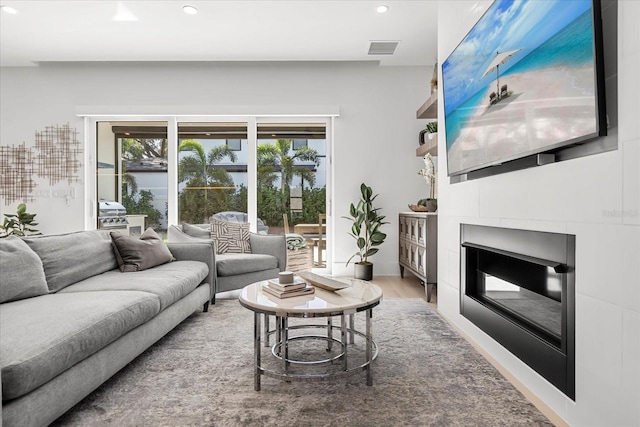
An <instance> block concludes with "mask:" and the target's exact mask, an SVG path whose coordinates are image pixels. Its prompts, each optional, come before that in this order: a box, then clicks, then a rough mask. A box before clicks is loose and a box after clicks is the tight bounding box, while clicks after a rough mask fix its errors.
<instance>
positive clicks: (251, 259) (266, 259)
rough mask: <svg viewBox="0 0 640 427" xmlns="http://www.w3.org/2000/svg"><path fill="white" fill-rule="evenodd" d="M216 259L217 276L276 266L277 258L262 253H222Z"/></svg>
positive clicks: (268, 268) (252, 271) (233, 274)
mask: <svg viewBox="0 0 640 427" xmlns="http://www.w3.org/2000/svg"><path fill="white" fill-rule="evenodd" d="M216 259H217V261H216V270H217V272H218V276H220V277H227V276H236V275H239V274H246V273H254V272H256V271H264V270H270V269H273V268H278V260H277V259H276V258H275V257H273V256H271V255H263V254H242V255H241V254H232V253H228V254H222V255H220V256H218V257H217V258H216Z"/></svg>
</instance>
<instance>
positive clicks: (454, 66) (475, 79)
mask: <svg viewBox="0 0 640 427" xmlns="http://www.w3.org/2000/svg"><path fill="white" fill-rule="evenodd" d="M590 8H591V0H529V1H527V0H520V1H518V0H497V1H496V2H495V3H493V4H492V5H491V7H490V8H489V9H488V10H487V12H486V13H485V14H484V15H483V17H482V18H480V20H479V21H478V23H477V24H476V25H475V27H473V29H472V30H471V31H470V32H469V34H467V36H466V37H465V38H464V40H463V41H462V42H461V43H460V45H458V47H457V48H456V49H455V51H454V52H453V53H452V54H451V55H450V56H449V58H447V60H446V61H445V62H444V63H443V65H442V75H443V85H444V91H445V115H447V114H449V113H450V112H451V111H454V110H455V109H456V108H458V107H459V106H460V105H461V104H463V103H464V102H465V101H466V100H467V99H469V98H470V97H472V96H473V95H475V94H476V93H477V92H478V91H479V90H482V89H484V88H486V87H487V85H489V84H490V83H491V82H493V81H494V80H495V78H496V74H495V73H490V74H489V75H487V76H486V77H484V78H482V75H483V74H484V72H485V71H486V69H487V67H488V66H489V64H490V63H491V61H492V60H493V58H494V57H495V55H496V52H498V51H499V52H504V51H508V50H516V49H520V51H519V52H518V53H516V54H515V55H514V56H513V57H511V59H510V60H509V61H508V62H507V63H505V64H504V65H502V66H500V74H501V75H502V73H504V72H505V71H507V70H508V69H509V68H510V67H512V66H513V65H515V64H516V63H517V62H518V61H519V60H521V59H522V58H524V57H525V56H527V55H528V54H529V53H531V52H532V51H533V50H534V49H536V48H537V47H538V46H540V45H541V44H542V43H544V42H545V41H546V40H548V39H549V38H550V37H551V36H553V35H554V34H556V33H557V32H558V31H560V30H561V29H562V28H564V27H565V26H567V25H568V24H569V23H571V22H573V21H574V20H575V19H576V18H577V17H579V16H580V15H582V14H583V13H584V12H585V11H587V10H589V9H590Z"/></svg>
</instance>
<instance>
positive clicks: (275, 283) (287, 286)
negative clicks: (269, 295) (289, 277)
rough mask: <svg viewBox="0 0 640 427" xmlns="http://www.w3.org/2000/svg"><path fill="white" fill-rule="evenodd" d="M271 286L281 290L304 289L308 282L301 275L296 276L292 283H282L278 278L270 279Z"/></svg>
mask: <svg viewBox="0 0 640 427" xmlns="http://www.w3.org/2000/svg"><path fill="white" fill-rule="evenodd" d="M268 284H269V286H270V287H271V288H272V289H275V290H277V291H280V292H290V291H295V290H298V289H303V288H304V287H306V286H307V282H306V281H304V280H302V279H301V278H299V277H294V279H293V282H291V283H280V281H279V280H278V279H269V281H268Z"/></svg>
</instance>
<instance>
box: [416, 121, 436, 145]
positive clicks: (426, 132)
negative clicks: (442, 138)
mask: <svg viewBox="0 0 640 427" xmlns="http://www.w3.org/2000/svg"><path fill="white" fill-rule="evenodd" d="M437 135H438V121H437V120H434V121H432V122H429V123H427V125H426V126H425V128H424V129H423V130H421V131H420V138H419V141H418V142H419V143H420V145H423V144H424V143H426V142H427V140H429V141H430V140H432V139H434V138H436V139H437V138H438V136H437Z"/></svg>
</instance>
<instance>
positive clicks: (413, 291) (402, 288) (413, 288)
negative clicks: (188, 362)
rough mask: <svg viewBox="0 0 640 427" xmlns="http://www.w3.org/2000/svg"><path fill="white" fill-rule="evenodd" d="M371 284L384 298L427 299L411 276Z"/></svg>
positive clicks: (236, 294)
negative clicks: (374, 285)
mask: <svg viewBox="0 0 640 427" xmlns="http://www.w3.org/2000/svg"><path fill="white" fill-rule="evenodd" d="M371 283H374V284H376V285H378V286H380V289H382V295H383V298H422V299H424V300H426V299H427V294H426V292H425V289H424V286H422V285H421V284H420V280H419V279H418V278H417V277H415V276H411V275H406V276H405V278H404V279H401V278H400V276H374V277H373V280H372V281H371ZM239 296H240V291H230V292H224V293H221V294H218V296H217V297H216V298H238V297H239ZM429 305H431V306H432V308H434V309H437V306H438V291H437V288H436V287H434V289H433V293H432V294H431V301H430V302H429Z"/></svg>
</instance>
